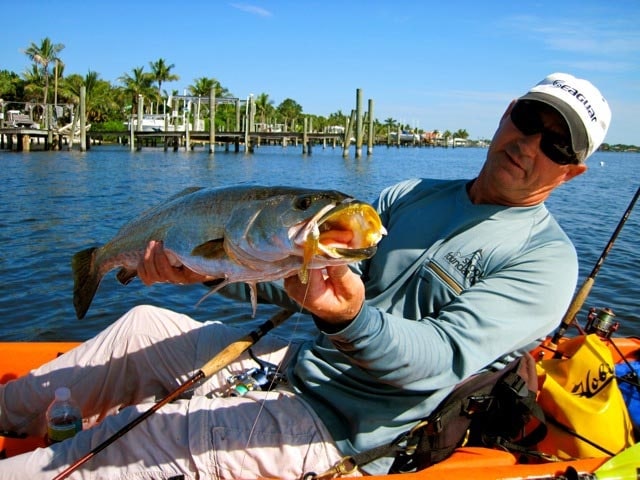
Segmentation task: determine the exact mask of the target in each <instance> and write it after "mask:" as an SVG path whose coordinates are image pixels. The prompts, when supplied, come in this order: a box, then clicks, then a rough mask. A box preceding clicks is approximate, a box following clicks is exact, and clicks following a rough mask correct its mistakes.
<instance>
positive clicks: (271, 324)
mask: <svg viewBox="0 0 640 480" xmlns="http://www.w3.org/2000/svg"><path fill="white" fill-rule="evenodd" d="M293 313H294V312H292V311H289V310H280V311H278V312H277V313H275V314H274V315H273V316H271V318H269V319H268V320H267V321H266V322H264V323H263V324H262V325H260V326H259V327H258V328H256V329H255V330H253V331H251V332H249V333H248V334H246V335H245V336H243V337H241V338H239V339H238V340H236V341H235V342H233V343H231V344H229V345H228V346H227V347H225V348H224V349H223V350H222V351H220V353H218V354H217V355H216V356H215V357H213V358H212V359H211V360H209V361H208V362H207V363H206V364H205V365H204V366H203V367H201V368H200V370H198V371H197V372H196V373H195V374H194V375H193V376H192V377H191V378H189V379H188V380H186V381H185V382H184V383H183V384H182V385H180V386H179V387H178V388H176V389H175V390H173V391H172V392H170V393H169V394H168V395H167V396H165V397H164V398H162V399H161V400H159V401H158V402H157V403H155V404H154V405H153V406H152V407H151V408H149V409H148V410H146V411H145V412H144V413H142V414H141V415H140V416H138V417H137V418H135V419H134V420H132V421H131V422H129V423H128V424H126V425H124V426H123V427H122V428H121V429H120V430H118V431H117V432H115V433H114V434H113V435H111V436H110V437H109V438H107V439H106V440H105V441H103V442H102V443H101V444H99V445H97V446H96V447H95V448H93V449H92V450H91V451H90V452H89V453H87V454H86V455H85V456H84V457H82V458H80V459H79V460H77V461H76V462H75V463H73V464H72V465H70V466H69V467H67V468H66V469H65V470H64V471H62V472H61V473H59V474H58V475H57V476H55V477H54V478H53V480H62V479H64V478H67V477H68V476H69V475H71V474H72V473H73V472H75V471H76V470H78V468H80V467H81V466H82V465H84V464H85V463H86V462H88V461H89V460H91V459H92V458H93V457H94V456H96V454H98V453H99V452H101V451H102V450H104V449H105V448H107V447H108V446H109V445H111V444H112V443H113V442H115V441H116V440H117V439H118V438H120V437H122V436H123V435H124V434H125V433H127V432H128V431H129V430H131V429H133V428H134V427H135V426H136V425H138V424H140V423H142V422H143V421H144V420H146V419H147V418H148V417H150V416H151V415H153V414H154V413H155V412H156V411H157V410H159V409H160V408H162V407H163V406H164V405H166V404H167V403H169V402H171V401H173V400H175V399H176V398H178V397H179V396H180V395H182V394H183V393H184V392H186V391H187V390H188V389H190V388H191V387H193V386H194V385H195V384H197V383H198V382H199V381H201V380H203V379H205V378H207V377H210V376H211V375H213V374H215V373H217V372H219V371H220V370H222V369H223V368H224V367H226V366H227V365H228V364H229V363H231V362H232V361H234V360H235V359H236V358H238V357H239V356H240V355H241V354H242V353H244V352H245V351H246V350H248V349H249V348H251V346H252V345H254V344H255V343H256V342H257V341H258V340H260V339H261V338H262V337H264V336H265V335H266V334H267V333H268V332H270V331H271V330H272V329H274V328H275V327H277V326H278V325H280V324H281V323H282V322H284V321H285V320H286V319H288V318H289V317H290V316H291V315H293Z"/></svg>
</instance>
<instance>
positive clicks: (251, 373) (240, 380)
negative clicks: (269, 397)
mask: <svg viewBox="0 0 640 480" xmlns="http://www.w3.org/2000/svg"><path fill="white" fill-rule="evenodd" d="M249 355H250V356H251V358H252V359H253V361H255V362H256V363H257V364H258V366H257V367H253V368H248V369H246V370H245V371H243V372H241V373H238V374H236V375H231V376H230V377H227V382H228V383H229V389H228V391H227V393H226V396H228V397H242V396H244V395H246V394H247V393H249V392H252V391H254V390H262V391H269V390H272V389H273V388H275V386H276V385H279V384H280V383H283V382H286V378H285V376H284V374H283V373H282V372H281V371H280V368H279V367H278V366H277V365H274V364H272V363H268V362H264V361H262V360H260V359H258V358H257V357H256V356H255V355H254V354H253V352H252V351H251V350H249Z"/></svg>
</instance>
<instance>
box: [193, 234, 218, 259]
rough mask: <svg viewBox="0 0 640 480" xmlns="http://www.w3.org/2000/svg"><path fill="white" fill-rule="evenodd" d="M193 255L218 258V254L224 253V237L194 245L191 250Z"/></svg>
mask: <svg viewBox="0 0 640 480" xmlns="http://www.w3.org/2000/svg"><path fill="white" fill-rule="evenodd" d="M191 255H193V256H194V257H203V258H210V259H212V258H220V255H226V253H225V251H224V239H221V238H220V239H215V240H209V241H207V242H204V243H201V244H200V245H197V246H196V247H194V249H193V250H192V251H191Z"/></svg>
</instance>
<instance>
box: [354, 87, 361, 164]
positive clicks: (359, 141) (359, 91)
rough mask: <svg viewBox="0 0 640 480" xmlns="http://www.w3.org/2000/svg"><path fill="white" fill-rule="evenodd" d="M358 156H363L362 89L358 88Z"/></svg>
mask: <svg viewBox="0 0 640 480" xmlns="http://www.w3.org/2000/svg"><path fill="white" fill-rule="evenodd" d="M355 134H356V158H360V157H362V89H361V88H358V89H356V132H355Z"/></svg>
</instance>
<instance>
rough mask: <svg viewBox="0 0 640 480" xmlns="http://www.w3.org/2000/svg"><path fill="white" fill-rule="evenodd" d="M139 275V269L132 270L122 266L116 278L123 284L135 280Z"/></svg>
mask: <svg viewBox="0 0 640 480" xmlns="http://www.w3.org/2000/svg"><path fill="white" fill-rule="evenodd" d="M137 276H138V271H137V270H130V269H128V268H124V267H122V268H121V269H120V270H118V273H116V278H117V279H118V281H119V282H120V283H121V284H122V285H129V283H130V282H131V280H133V279H134V278H136V277H137Z"/></svg>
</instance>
